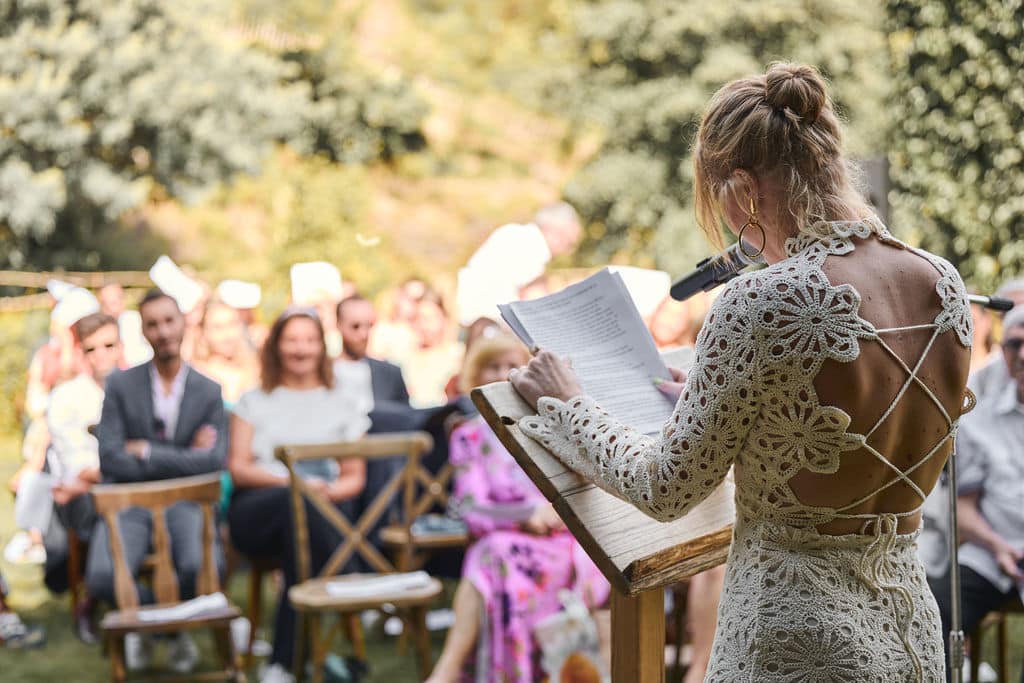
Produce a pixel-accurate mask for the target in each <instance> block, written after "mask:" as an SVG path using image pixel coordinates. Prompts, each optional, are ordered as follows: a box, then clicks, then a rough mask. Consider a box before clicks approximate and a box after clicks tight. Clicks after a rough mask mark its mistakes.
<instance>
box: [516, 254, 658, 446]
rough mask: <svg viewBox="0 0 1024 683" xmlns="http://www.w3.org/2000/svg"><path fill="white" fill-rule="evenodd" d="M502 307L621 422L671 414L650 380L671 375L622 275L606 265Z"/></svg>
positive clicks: (651, 429) (650, 429)
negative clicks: (578, 279) (560, 286)
mask: <svg viewBox="0 0 1024 683" xmlns="http://www.w3.org/2000/svg"><path fill="white" fill-rule="evenodd" d="M504 308H505V309H506V310H504V311H503V315H504V314H505V313H508V314H509V315H506V320H508V319H509V318H512V321H511V322H510V323H509V324H510V327H512V330H513V331H515V332H516V333H517V334H519V336H520V338H523V339H524V341H526V342H527V343H530V341H532V342H533V343H535V344H537V345H539V346H540V347H542V348H544V349H547V350H550V351H553V352H555V353H557V354H559V355H561V356H567V357H569V358H570V359H571V361H572V365H573V368H574V369H575V370H576V374H577V376H578V377H579V381H580V385H581V387H582V388H583V391H584V392H585V393H587V394H588V395H590V396H591V397H593V398H594V400H596V401H597V402H598V404H599V405H600V406H601V407H602V408H604V409H605V410H607V411H608V412H609V413H610V414H611V415H613V416H614V417H615V418H617V419H618V420H620V421H621V422H623V423H624V424H627V425H629V426H631V427H633V428H635V429H638V430H640V431H641V432H643V433H645V434H654V433H656V432H658V431H660V430H661V427H662V425H663V424H664V423H665V421H666V420H667V419H668V418H669V417H670V416H671V414H672V408H673V406H672V404H671V402H670V401H669V400H668V399H667V398H666V397H665V396H664V395H662V394H661V392H659V391H658V390H657V389H656V388H655V387H654V384H653V382H652V381H651V380H652V378H654V377H660V378H662V379H670V375H669V373H668V369H667V368H666V367H665V364H664V363H663V362H662V360H661V358H660V357H659V355H658V350H657V348H656V347H655V345H654V340H653V339H652V338H651V335H650V333H649V332H648V331H647V327H646V326H645V325H644V322H643V319H642V318H641V317H640V314H639V312H638V311H637V310H636V306H635V305H633V301H632V299H631V298H630V296H629V292H628V291H627V290H626V286H625V283H623V281H622V278H621V277H619V276H617V275H615V274H613V273H611V272H609V271H608V270H607V269H605V270H602V271H600V272H598V273H595V274H594V275H592V276H590V277H589V278H587V279H586V280H583V281H582V282H578V283H576V284H574V285H570V286H568V287H566V288H565V289H563V290H561V291H560V292H555V293H554V294H549V295H548V296H545V297H542V298H540V299H534V300H533V301H516V302H512V303H510V304H507V306H505V307H504ZM517 328H518V329H522V330H523V331H524V332H525V333H526V337H525V338H524V335H523V334H521V333H519V331H518V329H517Z"/></svg>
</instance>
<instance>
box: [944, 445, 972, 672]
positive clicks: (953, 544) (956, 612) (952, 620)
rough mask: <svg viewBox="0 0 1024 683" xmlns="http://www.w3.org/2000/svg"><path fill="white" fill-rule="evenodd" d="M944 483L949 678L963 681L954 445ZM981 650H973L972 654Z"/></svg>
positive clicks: (962, 631) (962, 634)
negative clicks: (947, 536)
mask: <svg viewBox="0 0 1024 683" xmlns="http://www.w3.org/2000/svg"><path fill="white" fill-rule="evenodd" d="M946 483H947V484H948V485H949V592H950V600H949V662H948V665H949V680H950V682H951V683H963V675H964V629H963V619H962V616H961V607H962V605H961V602H960V559H959V545H960V534H959V532H958V531H957V527H956V524H957V522H956V448H955V447H954V449H953V452H952V453H951V454H950V456H949V459H948V460H946ZM980 654H981V653H980V652H978V653H975V655H974V656H975V657H977V656H979V655H980Z"/></svg>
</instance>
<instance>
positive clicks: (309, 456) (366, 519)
mask: <svg viewBox="0 0 1024 683" xmlns="http://www.w3.org/2000/svg"><path fill="white" fill-rule="evenodd" d="M432 443H433V441H432V439H431V438H430V435H429V434H427V433H425V432H405V433H399V434H374V435H370V436H366V437H364V438H362V439H359V440H357V441H343V442H338V443H331V444H317V445H299V446H282V447H279V448H278V449H277V451H276V454H277V457H278V458H279V459H281V460H282V461H283V462H284V463H285V465H286V466H287V467H288V471H289V474H290V476H291V500H292V514H293V521H294V524H295V545H296V558H297V560H298V566H297V568H296V569H297V575H298V578H299V583H298V584H297V585H295V586H292V588H291V589H290V590H289V591H288V598H289V600H290V601H291V604H292V606H294V607H295V610H296V612H298V617H299V618H298V629H297V630H296V652H295V659H294V664H293V666H294V674H295V677H296V680H301V678H302V674H303V670H304V668H305V659H306V656H305V652H306V641H307V629H308V632H309V639H310V641H311V645H312V650H311V659H312V661H313V680H314V682H315V683H320V682H321V681H322V680H323V665H324V661H325V660H326V658H327V653H328V650H329V647H330V643H331V642H332V640H333V639H334V637H335V635H336V634H337V632H338V629H339V628H341V627H342V626H343V625H344V627H345V629H346V630H347V631H348V636H349V638H350V640H351V641H352V646H353V650H354V651H355V655H356V657H357V658H359V659H362V660H365V659H366V645H365V643H364V641H363V635H362V625H361V624H360V622H359V613H360V612H362V611H363V610H366V609H377V608H380V607H382V606H383V605H385V604H390V605H393V606H394V607H396V608H397V609H398V610H399V614H401V615H402V617H403V619H404V620H405V622H406V625H407V626H408V629H409V631H411V632H412V634H413V639H414V642H415V644H416V650H417V654H418V663H419V668H420V672H421V673H422V675H423V676H424V677H425V676H426V675H427V674H429V672H430V668H431V656H430V641H429V638H428V634H427V629H426V609H427V606H428V605H430V604H431V603H433V602H434V601H435V600H436V598H437V596H439V595H440V594H441V592H442V588H443V587H442V585H441V582H440V581H438V580H437V579H433V578H432V579H431V580H430V582H429V584H428V585H427V586H426V587H423V588H419V589H416V590H410V591H404V592H401V593H383V592H382V593H378V594H374V595H370V596H365V597H360V598H338V597H335V596H332V595H331V594H330V593H329V592H328V588H327V587H328V585H329V584H331V583H332V582H337V581H360V580H361V579H365V578H368V577H373V576H378V575H379V574H389V573H394V572H396V571H397V570H398V569H397V567H396V566H395V565H394V564H393V563H392V562H391V561H389V560H388V559H387V558H386V557H384V555H382V554H381V553H380V552H379V551H378V550H377V549H376V548H375V547H374V546H373V544H372V543H370V540H369V538H368V536H369V533H370V532H371V530H372V529H373V528H374V526H375V525H376V523H377V521H378V520H379V519H380V517H381V515H382V514H384V512H385V511H386V510H387V509H388V507H389V505H390V503H391V501H392V499H393V498H394V497H395V496H396V495H398V494H399V492H401V495H402V503H403V505H402V510H403V514H402V516H401V520H400V521H399V523H398V525H397V526H398V528H400V529H402V530H404V532H405V533H409V526H410V525H411V523H412V519H413V518H412V517H411V516H410V515H409V514H408V512H409V511H411V510H412V509H413V501H414V495H415V491H414V482H415V480H414V477H415V472H416V468H417V466H418V463H419V458H420V456H421V455H422V454H423V453H424V452H426V451H428V450H430V447H431V445H432ZM396 455H401V456H404V459H405V460H404V463H403V465H402V467H401V468H400V469H398V470H397V471H396V472H394V473H393V474H392V476H391V477H390V479H389V480H388V481H387V483H386V484H385V485H384V486H383V487H382V488H381V490H380V491H379V492H378V493H377V496H376V497H375V498H374V499H373V501H372V502H371V503H370V505H369V506H368V507H367V508H366V509H365V510H364V511H363V512H362V514H361V515H360V516H359V518H358V519H357V520H356V521H355V522H354V523H352V522H349V520H348V519H346V518H345V516H344V515H343V514H341V512H339V511H338V509H337V508H336V507H335V506H334V505H333V504H332V503H331V502H330V501H329V500H327V498H326V497H324V496H322V495H320V494H319V493H317V492H316V491H314V490H313V489H311V488H310V487H309V486H308V485H307V484H306V482H305V481H304V480H303V479H302V477H301V476H298V475H297V474H296V464H297V463H299V462H301V461H304V460H314V459H325V458H332V459H338V460H343V459H346V458H363V459H376V458H387V457H394V456H396ZM306 501H308V502H309V503H310V504H311V505H312V506H313V507H314V508H315V509H316V510H317V511H318V512H319V513H320V514H321V515H322V516H323V517H324V519H325V520H326V521H327V522H328V523H330V524H331V525H332V526H333V527H334V528H335V529H337V530H338V532H339V533H340V534H341V535H342V536H343V538H344V541H342V543H341V544H340V545H339V546H338V548H337V549H336V550H335V551H334V553H333V554H332V555H331V557H330V559H328V561H327V563H326V564H325V565H324V567H323V569H322V570H321V571H320V572H319V574H318V575H317V577H316V578H311V576H312V566H311V552H310V547H309V538H308V532H309V527H308V524H307V521H306ZM357 555H358V556H359V557H361V558H362V559H363V560H364V561H366V563H367V564H369V565H370V566H371V567H372V568H373V569H374V570H376V572H378V573H377V574H350V575H347V576H343V577H339V576H335V574H336V573H337V572H338V571H339V570H340V569H341V568H342V567H343V566H344V565H345V563H346V562H348V560H349V559H351V558H352V557H354V556H357ZM330 613H334V614H337V615H338V617H339V618H338V620H337V622H336V623H335V624H334V626H333V627H332V628H331V629H329V630H328V631H327V632H326V634H322V633H321V631H322V630H323V626H324V623H323V622H324V620H323V616H324V615H325V614H330Z"/></svg>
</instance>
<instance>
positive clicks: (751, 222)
mask: <svg viewBox="0 0 1024 683" xmlns="http://www.w3.org/2000/svg"><path fill="white" fill-rule="evenodd" d="M750 227H754V228H757V229H758V230H760V231H761V248H760V249H758V250H757V251H755V252H754V253H750V252H749V251H747V250H746V248H745V247H744V246H743V245H744V244H745V243H746V242H745V241H744V239H743V235H744V233H746V231H747V228H750ZM737 240H738V241H739V245H740V251H741V252H742V253H743V255H744V256H745V257H747V258H748V259H750V260H754V259H756V258H759V257H760V256H761V254H763V253H764V247H765V245H766V244H767V243H768V235H766V234H765V232H764V226H763V225H761V221H759V220H757V206H755V205H754V198H753V197H750V211H748V212H747V222H746V223H744V224H743V227H742V228H740V234H739V235H738V236H737Z"/></svg>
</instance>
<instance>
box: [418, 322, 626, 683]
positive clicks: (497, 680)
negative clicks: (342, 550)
mask: <svg viewBox="0 0 1024 683" xmlns="http://www.w3.org/2000/svg"><path fill="white" fill-rule="evenodd" d="M528 360H529V356H528V354H527V352H526V349H525V348H523V347H522V345H521V344H519V342H518V341H516V340H514V339H511V338H508V337H504V336H502V337H497V338H490V339H482V340H480V341H479V342H477V343H476V344H474V346H473V348H472V350H471V351H470V353H469V355H468V356H467V358H466V363H465V367H464V368H463V372H462V378H463V385H464V389H469V388H471V387H474V386H479V385H481V384H488V383H490V382H496V381H500V380H503V379H505V378H506V377H508V372H509V370H510V369H512V368H514V367H519V366H521V365H524V364H525V363H526V362H527V361H528ZM449 459H450V461H451V462H452V464H453V465H455V467H456V468H457V474H456V477H455V485H454V492H453V496H452V500H453V503H454V505H455V506H456V507H457V509H458V510H459V512H460V514H461V516H462V519H463V520H464V521H465V522H466V525H467V526H468V527H469V531H470V534H471V535H472V536H473V538H474V541H473V543H472V545H471V546H470V547H469V550H468V551H467V552H466V559H465V562H464V564H463V568H462V581H460V582H459V587H458V589H457V591H456V593H455V602H454V605H453V606H454V609H455V624H454V626H453V627H452V629H451V631H450V632H449V633H448V639H447V641H446V642H445V646H444V651H443V652H442V653H441V658H440V659H439V660H438V663H437V666H436V667H435V668H434V671H433V673H432V674H431V676H430V678H429V679H428V682H429V683H448V682H452V681H458V680H460V677H461V678H462V680H465V679H466V678H465V676H466V675H467V672H469V671H472V672H473V675H472V676H471V677H469V680H475V681H479V682H481V683H482V682H487V683H491V682H493V683H532V682H533V681H538V680H541V678H542V677H543V672H542V671H541V670H540V666H539V665H538V655H539V649H538V647H537V644H536V642H535V640H534V637H533V628H534V626H535V625H536V624H537V623H538V622H540V621H542V620H543V619H544V618H545V617H548V616H551V615H552V614H554V613H555V612H557V611H559V610H560V609H561V606H562V604H561V602H560V601H559V597H558V593H559V591H560V590H562V589H568V590H570V591H573V592H575V593H576V594H577V595H579V596H580V597H581V598H582V599H583V601H584V602H585V604H586V605H588V606H589V607H591V608H593V607H596V606H599V605H601V604H602V603H604V602H605V600H606V599H607V597H608V592H609V590H610V586H609V585H608V582H607V581H606V580H605V578H604V577H603V576H601V574H600V572H599V571H598V569H597V567H595V566H594V564H593V562H591V560H590V558H589V557H587V555H586V553H585V552H583V549H582V548H581V547H580V545H579V544H578V543H577V542H576V540H575V539H574V538H573V537H572V535H571V534H570V533H569V532H568V531H567V530H566V529H565V525H564V524H563V523H562V520H561V519H559V517H558V515H557V514H555V512H554V509H553V508H552V507H551V505H550V504H549V503H548V502H547V500H546V499H545V498H544V496H543V494H541V492H540V491H538V490H537V488H536V487H535V486H534V485H533V483H532V482H531V481H530V479H529V478H528V477H527V476H526V474H525V473H524V472H523V471H522V469H520V467H519V465H517V464H516V462H515V460H514V459H513V458H512V456H511V455H510V454H509V452H508V451H507V450H505V447H504V446H502V445H501V443H500V442H499V441H498V438H497V437H496V436H495V434H494V432H492V431H491V429H490V428H489V427H488V426H487V423H486V422H484V420H483V419H482V418H480V417H477V418H474V419H471V420H469V421H468V422H465V423H463V424H462V425H460V426H459V427H458V428H457V429H456V430H455V431H454V432H452V436H451V445H450V452H449ZM474 646H475V648H474ZM474 649H475V657H474V656H473V655H474Z"/></svg>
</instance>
